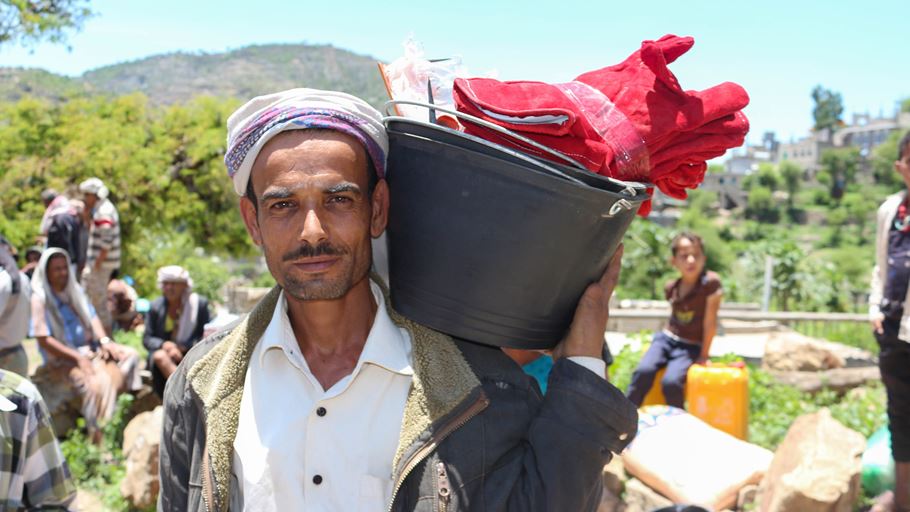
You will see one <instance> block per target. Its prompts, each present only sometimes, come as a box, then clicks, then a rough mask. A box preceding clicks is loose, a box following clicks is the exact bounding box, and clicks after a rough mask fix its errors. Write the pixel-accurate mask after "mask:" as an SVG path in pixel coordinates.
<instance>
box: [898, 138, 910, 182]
mask: <svg viewBox="0 0 910 512" xmlns="http://www.w3.org/2000/svg"><path fill="white" fill-rule="evenodd" d="M894 170H895V171H897V173H898V174H900V176H901V178H902V179H903V180H904V185H905V186H906V187H907V188H908V189H910V147H907V148H904V157H903V158H901V159H900V160H897V161H895V162H894Z"/></svg>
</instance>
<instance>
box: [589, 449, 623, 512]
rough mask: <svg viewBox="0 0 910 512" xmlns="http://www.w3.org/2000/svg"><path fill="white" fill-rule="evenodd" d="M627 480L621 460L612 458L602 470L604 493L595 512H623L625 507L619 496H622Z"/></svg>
mask: <svg viewBox="0 0 910 512" xmlns="http://www.w3.org/2000/svg"><path fill="white" fill-rule="evenodd" d="M627 478H628V477H626V470H625V468H623V464H622V458H620V457H613V458H612V459H611V460H610V463H609V464H607V465H606V466H604V469H603V482H604V493H603V496H601V499H600V506H599V507H598V508H597V512H624V511H625V509H626V507H625V504H623V502H622V498H620V496H622V491H623V488H624V487H625V483H626V480H627Z"/></svg>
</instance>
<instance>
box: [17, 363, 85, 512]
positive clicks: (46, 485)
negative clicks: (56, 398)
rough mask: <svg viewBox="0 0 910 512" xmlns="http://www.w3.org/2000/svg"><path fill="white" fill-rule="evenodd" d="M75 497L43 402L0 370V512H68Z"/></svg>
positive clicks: (30, 388)
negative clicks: (40, 511)
mask: <svg viewBox="0 0 910 512" xmlns="http://www.w3.org/2000/svg"><path fill="white" fill-rule="evenodd" d="M75 497H76V486H75V485H74V484H73V480H72V477H71V476H70V469H69V466H67V464H66V460H65V459H64V458H63V453H62V452H61V451H60V445H59V444H57V436H56V435H54V429H53V427H52V426H51V423H50V416H49V415H48V412H47V407H46V406H45V405H44V400H43V399H42V398H41V395H40V394H39V393H38V390H37V389H36V388H35V386H34V385H32V383H31V382H29V381H27V380H26V379H24V378H22V377H20V376H19V375H17V374H15V373H12V372H8V371H5V370H2V369H0V512H5V511H7V510H10V511H12V510H20V509H27V510H32V509H38V508H40V509H42V510H67V506H68V505H69V504H70V503H71V502H72V501H73V499H75Z"/></svg>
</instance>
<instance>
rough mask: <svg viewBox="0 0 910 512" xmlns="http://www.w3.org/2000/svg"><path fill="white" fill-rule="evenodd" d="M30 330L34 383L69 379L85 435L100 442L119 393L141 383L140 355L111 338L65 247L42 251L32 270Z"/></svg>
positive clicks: (66, 381)
mask: <svg viewBox="0 0 910 512" xmlns="http://www.w3.org/2000/svg"><path fill="white" fill-rule="evenodd" d="M32 335H33V336H34V337H35V338H37V340H38V346H39V348H40V349H41V355H42V356H43V357H44V365H43V366H41V367H40V368H38V370H37V371H36V372H35V377H34V380H35V383H36V384H39V387H41V386H40V384H42V383H45V384H47V385H51V386H59V384H61V383H66V384H68V386H69V388H70V389H71V391H72V394H73V396H72V398H73V399H74V401H75V402H76V403H78V404H79V408H80V412H81V413H82V416H83V417H84V418H85V421H86V424H87V426H88V429H89V435H90V436H91V437H92V439H93V440H95V441H96V442H97V441H100V439H101V437H100V434H101V431H100V429H99V427H100V426H101V424H102V423H104V422H105V421H107V420H109V419H110V418H111V416H112V415H113V414H114V409H115V407H116V405H117V395H118V394H120V393H122V392H124V391H136V390H138V389H139V388H140V387H141V384H142V382H141V379H140V376H139V361H140V359H139V354H137V353H136V351H135V350H134V349H132V348H130V347H126V346H123V345H118V344H117V343H114V342H113V341H111V339H110V338H109V337H108V336H107V334H106V333H105V332H104V328H103V327H102V326H101V322H100V321H99V319H98V316H97V315H96V314H95V310H94V308H93V307H92V305H91V303H90V302H89V300H88V297H87V296H86V294H85V291H83V289H82V287H81V286H79V284H78V283H76V279H75V276H74V275H73V274H72V273H71V272H70V259H69V255H68V254H67V253H66V251H64V250H63V249H59V248H56V247H55V248H51V249H48V250H46V251H44V254H42V255H41V261H39V262H38V268H37V269H35V275H34V277H33V278H32ZM60 433H61V434H64V432H60Z"/></svg>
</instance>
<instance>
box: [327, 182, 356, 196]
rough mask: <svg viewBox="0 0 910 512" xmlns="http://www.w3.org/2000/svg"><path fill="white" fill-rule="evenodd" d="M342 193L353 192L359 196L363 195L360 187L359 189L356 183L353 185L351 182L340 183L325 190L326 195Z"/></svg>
mask: <svg viewBox="0 0 910 512" xmlns="http://www.w3.org/2000/svg"><path fill="white" fill-rule="evenodd" d="M342 192H353V193H355V194H358V195H360V194H361V192H360V187H358V186H357V185H356V184H355V183H351V182H345V183H339V184H337V185H334V186H331V187H329V188H327V189H325V193H326V194H340V193H342Z"/></svg>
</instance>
